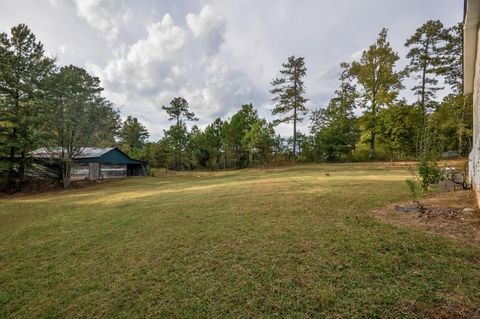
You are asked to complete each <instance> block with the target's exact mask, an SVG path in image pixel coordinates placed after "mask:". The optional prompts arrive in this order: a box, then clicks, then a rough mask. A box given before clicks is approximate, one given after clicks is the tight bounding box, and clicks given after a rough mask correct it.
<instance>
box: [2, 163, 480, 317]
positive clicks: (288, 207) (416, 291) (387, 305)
mask: <svg viewBox="0 0 480 319" xmlns="http://www.w3.org/2000/svg"><path fill="white" fill-rule="evenodd" d="M326 173H329V174H330V176H327V175H326ZM408 174H409V173H408V171H407V169H406V168H401V167H392V166H391V164H338V165H299V166H295V167H287V168H279V169H270V170H262V169H249V170H241V171H229V172H217V173H191V174H187V173H186V174H177V175H175V176H166V177H157V178H131V179H125V180H117V181H112V182H108V183H104V184H99V185H95V186H92V187H88V188H82V189H74V190H68V191H59V192H53V193H45V194H39V195H32V196H24V197H16V198H9V199H2V200H0V317H6V318H10V317H11V318H34V317H39V318H65V317H66V318H88V317H104V318H119V317H120V318H144V317H150V318H172V317H180V318H193V317H195V318H212V317H281V318H285V317H292V318H305V317H317V318H319V317H333V318H356V317H358V318H360V317H362V318H365V317H367V318H375V317H378V318H398V317H412V318H417V317H418V318H425V317H442V316H444V317H445V318H451V317H454V316H455V315H458V314H460V315H461V314H462V313H463V314H464V315H465V316H466V317H471V316H474V312H475V311H476V309H477V308H479V307H480V248H477V247H474V246H471V245H468V244H461V243H456V242H452V241H449V240H447V239H444V238H441V237H436V236H433V235H430V234H427V233H425V232H422V231H419V230H415V229H412V228H402V227H396V226H392V225H389V224H385V223H382V222H380V221H377V220H375V219H373V218H372V217H370V216H369V215H368V213H367V211H368V210H369V209H370V208H373V207H377V206H381V205H384V204H386V203H389V202H393V201H399V200H405V199H407V198H408V196H409V194H408V189H407V187H406V184H405V178H406V177H407V176H408Z"/></svg>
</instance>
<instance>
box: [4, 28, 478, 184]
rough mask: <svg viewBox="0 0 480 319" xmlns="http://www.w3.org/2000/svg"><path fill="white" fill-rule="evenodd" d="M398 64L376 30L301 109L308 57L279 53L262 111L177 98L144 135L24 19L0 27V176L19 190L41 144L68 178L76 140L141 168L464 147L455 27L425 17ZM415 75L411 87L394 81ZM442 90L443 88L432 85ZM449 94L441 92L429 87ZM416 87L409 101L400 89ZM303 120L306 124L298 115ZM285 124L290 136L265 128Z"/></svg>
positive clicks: (468, 127) (468, 114)
mask: <svg viewBox="0 0 480 319" xmlns="http://www.w3.org/2000/svg"><path fill="white" fill-rule="evenodd" d="M405 46H406V47H407V49H408V54H407V55H406V57H405V58H406V59H407V60H408V62H409V63H408V65H407V67H405V68H400V67H399V65H398V62H399V60H400V56H399V54H398V53H397V52H396V51H395V49H394V48H393V47H392V46H391V44H390V43H389V41H388V30H387V29H382V30H381V31H380V33H379V35H378V38H377V40H376V41H375V42H374V43H373V44H371V45H370V46H368V47H367V49H366V50H365V51H363V53H362V55H361V57H360V58H359V59H358V60H356V61H347V62H342V63H340V72H339V80H338V89H337V90H336V91H335V92H334V96H333V98H332V99H331V100H330V101H329V102H328V103H326V105H313V106H311V107H310V110H309V109H308V108H307V105H309V103H308V99H307V98H306V96H307V95H306V91H308V88H306V87H305V85H304V79H305V77H307V76H308V72H307V67H306V65H308V61H305V59H304V58H303V57H295V56H291V57H289V58H288V59H287V60H286V62H285V63H284V64H283V65H281V69H280V70H279V73H278V75H277V76H275V75H272V78H273V80H272V82H271V91H270V92H271V95H272V103H273V104H274V105H273V109H272V118H273V121H271V122H270V121H269V120H267V119H264V118H262V117H260V116H259V115H258V112H257V110H256V107H255V106H254V105H252V104H251V103H249V101H245V103H246V104H244V105H239V108H238V111H237V112H236V113H235V114H234V115H232V116H231V117H230V118H226V119H222V118H217V119H215V120H214V121H213V122H212V123H210V124H208V125H207V126H206V127H205V128H203V129H202V128H200V127H198V126H197V125H196V124H195V122H196V121H198V118H197V117H196V115H195V114H194V112H192V111H191V108H190V105H189V103H192V104H193V103H195V101H187V100H186V99H185V98H183V97H180V96H177V97H172V100H171V102H170V104H169V105H167V106H162V107H161V111H162V112H164V115H165V118H168V119H169V120H170V121H172V125H171V126H170V127H169V128H167V129H165V130H164V134H163V137H162V138H161V139H160V140H158V141H149V133H148V131H147V129H146V127H145V126H144V125H143V124H142V123H141V122H140V121H139V120H138V119H137V118H135V117H132V116H126V117H125V119H124V120H123V121H122V119H121V117H120V114H119V112H118V111H117V110H116V109H115V107H114V105H112V103H111V102H109V101H108V100H107V99H106V98H105V97H104V96H103V95H102V90H103V89H102V87H101V83H100V81H99V79H98V78H96V77H94V76H92V75H90V74H88V72H87V71H86V70H84V69H82V68H80V67H77V66H73V65H70V66H59V65H57V63H56V61H55V59H54V58H51V57H49V56H47V55H46V53H45V51H44V48H43V45H42V43H41V42H40V41H38V40H37V39H36V37H35V35H34V34H33V33H32V31H31V30H30V29H29V28H28V27H27V26H26V25H23V24H21V25H18V26H15V27H13V28H12V29H11V32H10V34H7V33H2V34H0V158H1V162H0V178H1V180H2V187H3V188H7V189H9V190H17V189H20V188H21V186H22V184H24V182H25V170H26V169H28V166H29V165H30V163H31V158H30V157H31V153H32V151H33V150H35V149H37V148H40V147H44V148H46V149H47V150H50V151H51V153H52V156H54V157H55V158H56V159H57V160H58V161H59V163H61V165H62V174H63V182H64V186H68V182H69V178H68V176H69V172H70V168H71V164H72V159H73V158H74V157H75V156H76V155H78V154H79V153H80V152H81V151H82V149H83V148H85V147H93V146H99V147H107V146H118V147H120V148H121V149H122V150H123V151H125V152H126V153H128V154H129V155H130V156H132V157H135V158H139V159H143V160H146V161H148V162H149V164H150V167H152V168H168V169H175V170H194V169H209V170H215V169H227V168H244V167H249V166H258V165H262V166H272V165H284V164H288V163H292V162H294V161H304V162H309V161H311V162H319V161H329V162H338V161H363V160H398V159H420V158H425V157H427V156H439V154H441V153H442V152H445V151H455V152H456V153H457V154H458V155H466V154H467V153H468V152H469V149H470V147H471V144H472V141H471V139H472V103H471V99H470V98H465V97H463V95H462V87H461V86H462V76H463V74H462V25H461V24H459V25H455V26H453V27H450V28H448V27H445V26H443V24H442V23H441V22H440V21H427V22H426V23H425V24H424V25H422V26H420V27H419V28H418V29H417V30H416V31H415V33H414V34H413V35H412V36H411V37H410V38H409V39H407V40H406V42H405ZM407 78H410V80H411V81H413V82H414V86H413V88H412V93H413V94H410V93H408V92H407V90H409V89H407V88H405V86H404V83H405V80H406V79H407ZM444 88H446V90H443V89H444ZM445 91H447V92H449V94H447V95H446V96H443V94H442V96H440V92H445ZM409 95H411V96H415V100H413V101H409V100H407V99H406V98H405V97H404V96H409ZM302 120H309V123H310V125H309V130H308V132H304V133H302V132H299V131H298V129H297V124H298V123H300V122H301V121H302ZM279 123H291V125H292V136H291V137H283V136H280V135H279V134H277V133H276V131H275V127H276V125H277V124H279Z"/></svg>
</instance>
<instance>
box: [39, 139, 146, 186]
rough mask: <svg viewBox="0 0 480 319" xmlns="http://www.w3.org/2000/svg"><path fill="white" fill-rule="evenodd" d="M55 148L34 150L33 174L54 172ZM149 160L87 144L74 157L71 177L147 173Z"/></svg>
mask: <svg viewBox="0 0 480 319" xmlns="http://www.w3.org/2000/svg"><path fill="white" fill-rule="evenodd" d="M58 153H59V152H58V151H56V150H53V151H52V150H47V149H45V148H41V149H38V150H36V151H35V152H33V154H32V157H33V159H34V162H35V165H34V167H33V170H32V173H33V174H32V175H37V176H38V175H44V173H42V171H43V172H49V175H50V176H53V175H55V174H54V171H55V159H56V158H58V156H56V154H58ZM147 169H148V163H147V162H145V161H140V160H137V159H133V158H131V157H130V156H128V155H127V154H125V153H124V152H122V151H121V150H120V149H119V148H117V147H111V148H96V147H88V148H85V149H83V151H82V152H81V153H80V154H79V155H78V156H76V157H75V158H74V165H73V166H72V171H71V180H72V181H75V180H77V181H78V180H99V179H108V178H122V177H128V176H146V175H147V173H146V172H147Z"/></svg>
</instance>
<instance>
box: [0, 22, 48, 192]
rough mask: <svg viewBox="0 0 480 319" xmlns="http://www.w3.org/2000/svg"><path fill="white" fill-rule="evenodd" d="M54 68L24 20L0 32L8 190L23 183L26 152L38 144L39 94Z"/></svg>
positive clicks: (1, 88)
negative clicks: (7, 32) (8, 31)
mask: <svg viewBox="0 0 480 319" xmlns="http://www.w3.org/2000/svg"><path fill="white" fill-rule="evenodd" d="M53 68H54V60H53V59H50V58H48V57H47V56H46V55H45V52H44V50H43V45H42V43H41V42H39V41H37V39H36V37H35V35H34V34H33V33H32V32H31V31H30V29H29V28H28V26H26V25H25V24H19V25H17V26H15V27H13V28H12V29H11V35H10V37H9V36H8V35H7V34H6V33H1V34H0V99H2V100H3V105H4V107H2V108H1V110H2V114H1V118H2V121H3V122H4V123H8V125H4V126H2V130H3V131H4V132H3V134H2V135H3V136H5V141H6V143H2V145H1V147H2V148H3V149H4V150H3V152H5V153H6V154H7V158H8V174H7V180H8V181H7V184H8V186H7V187H8V188H9V189H10V190H11V191H15V190H17V189H18V188H20V187H21V186H22V184H23V181H24V176H25V166H26V164H27V159H28V154H29V153H30V152H31V151H33V150H34V149H35V148H36V147H38V142H39V140H40V139H39V138H38V137H37V136H36V134H37V133H38V132H39V131H38V129H37V128H38V124H39V122H40V121H39V117H38V114H39V113H40V112H39V103H38V100H39V99H38V95H39V93H40V92H41V90H42V81H43V80H44V79H45V78H46V77H47V76H48V75H49V74H50V73H51V72H52V71H53ZM17 173H18V175H17ZM17 176H18V179H17V178H16V177H17Z"/></svg>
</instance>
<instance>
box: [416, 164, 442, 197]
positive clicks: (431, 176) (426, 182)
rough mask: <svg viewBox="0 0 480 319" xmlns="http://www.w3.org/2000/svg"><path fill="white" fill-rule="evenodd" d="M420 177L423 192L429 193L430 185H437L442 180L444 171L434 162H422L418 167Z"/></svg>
mask: <svg viewBox="0 0 480 319" xmlns="http://www.w3.org/2000/svg"><path fill="white" fill-rule="evenodd" d="M418 175H420V181H421V184H422V191H423V192H424V193H426V192H428V189H429V187H430V185H432V184H437V183H438V182H440V181H441V180H442V171H441V170H440V169H439V168H438V166H437V163H436V162H434V161H422V162H420V166H419V167H418Z"/></svg>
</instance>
